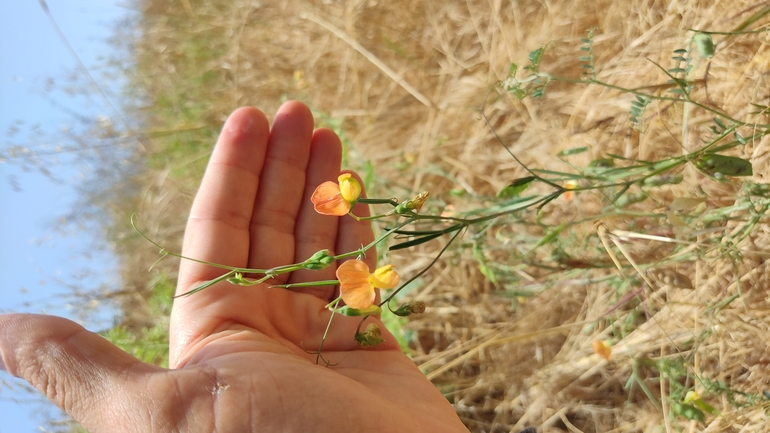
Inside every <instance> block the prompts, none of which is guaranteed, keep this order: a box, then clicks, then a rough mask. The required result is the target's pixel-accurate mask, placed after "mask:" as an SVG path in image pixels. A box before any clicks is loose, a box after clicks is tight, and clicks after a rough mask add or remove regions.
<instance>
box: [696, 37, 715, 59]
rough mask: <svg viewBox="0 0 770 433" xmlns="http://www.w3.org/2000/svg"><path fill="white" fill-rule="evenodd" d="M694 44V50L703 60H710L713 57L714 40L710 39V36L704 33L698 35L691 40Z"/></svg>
mask: <svg viewBox="0 0 770 433" xmlns="http://www.w3.org/2000/svg"><path fill="white" fill-rule="evenodd" d="M692 40H693V42H695V49H697V50H698V55H699V56H701V57H702V58H704V59H710V58H712V57H714V40H713V39H711V35H709V34H706V33H698V34H696V35H695V36H693V38H692Z"/></svg>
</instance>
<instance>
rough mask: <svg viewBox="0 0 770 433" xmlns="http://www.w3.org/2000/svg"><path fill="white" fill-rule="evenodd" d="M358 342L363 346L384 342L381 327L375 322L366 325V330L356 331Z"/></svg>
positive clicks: (372, 345)
mask: <svg viewBox="0 0 770 433" xmlns="http://www.w3.org/2000/svg"><path fill="white" fill-rule="evenodd" d="M356 342H357V343H358V345H359V346H361V347H374V346H376V345H378V344H380V343H384V342H385V340H384V339H383V338H382V331H380V327H379V326H377V325H375V324H374V323H370V324H369V326H367V327H366V332H363V333H361V332H356Z"/></svg>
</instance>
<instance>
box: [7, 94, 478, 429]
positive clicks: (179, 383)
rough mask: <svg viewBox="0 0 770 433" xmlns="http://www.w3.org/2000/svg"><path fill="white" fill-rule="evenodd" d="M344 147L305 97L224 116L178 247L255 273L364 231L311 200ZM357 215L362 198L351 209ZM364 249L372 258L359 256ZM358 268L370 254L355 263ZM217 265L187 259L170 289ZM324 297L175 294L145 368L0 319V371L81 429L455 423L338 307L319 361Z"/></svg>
mask: <svg viewBox="0 0 770 433" xmlns="http://www.w3.org/2000/svg"><path fill="white" fill-rule="evenodd" d="M340 155H341V146H340V143H339V139H338V138H337V136H336V135H335V134H334V133H333V132H331V131H329V130H324V129H321V130H317V131H315V132H313V118H312V115H311V114H310V111H309V110H308V109H307V107H305V106H304V105H302V104H299V103H291V102H290V103H287V104H285V105H284V106H283V107H282V108H281V110H279V112H278V114H277V115H276V118H275V121H274V124H273V127H272V129H270V128H269V126H268V122H267V119H266V118H265V116H264V114H262V113H261V112H259V111H258V110H255V109H251V108H244V109H240V110H237V111H236V112H235V113H233V114H232V115H231V116H230V118H229V119H228V121H227V123H226V124H225V127H224V129H223V131H222V134H221V136H220V138H219V141H218V143H217V146H216V148H215V150H214V153H213V154H212V157H211V160H210V161H209V167H208V169H207V171H206V175H205V177H204V179H203V182H202V184H201V187H200V190H199V192H198V194H197V196H196V199H195V202H194V204H193V208H192V211H191V213H190V218H189V220H188V226H187V230H186V232H185V242H184V247H183V254H184V255H185V256H187V257H194V258H196V259H198V260H203V261H207V262H212V263H220V264H225V265H229V266H236V267H249V268H261V269H267V268H271V267H275V266H279V265H285V264H290V263H297V262H301V261H303V260H305V259H306V258H308V257H310V256H311V255H312V254H313V253H315V252H317V251H319V250H321V249H325V248H328V249H330V250H332V252H335V253H342V252H348V251H353V250H355V249H357V248H359V247H360V246H361V245H362V244H367V243H369V242H371V240H372V232H371V228H370V226H369V225H368V223H366V222H358V221H355V220H354V219H352V218H336V217H328V216H322V215H318V214H317V213H315V212H314V211H313V209H312V205H311V204H310V194H311V193H312V192H313V189H314V188H315V186H317V185H318V184H320V183H322V182H324V181H327V180H331V179H334V178H336V177H337V175H338V174H339V170H340V167H339V165H340ZM354 212H355V213H356V214H357V215H362V216H363V215H367V214H368V209H367V208H366V206H362V205H359V206H357V207H356V208H355V209H354ZM370 256H374V254H371V255H370ZM365 261H366V262H367V264H368V265H369V267H370V269H371V268H373V266H374V260H373V257H367V258H366V259H365ZM221 274H222V270H221V269H217V268H214V267H211V266H208V265H204V264H202V263H198V262H193V261H183V262H182V265H181V267H180V274H179V285H178V287H177V294H182V293H185V292H187V291H189V290H191V289H193V288H195V287H198V286H200V285H201V284H202V283H203V282H205V281H209V280H211V279H213V278H216V277H218V276H219V275H221ZM334 278H335V276H334V268H333V267H330V268H327V269H324V270H321V271H317V272H311V271H305V270H303V271H296V272H293V273H291V274H287V275H281V276H279V277H277V278H275V279H273V280H271V281H269V282H270V283H271V284H282V283H286V282H290V283H294V282H303V281H318V280H328V279H334ZM334 297H336V294H335V293H334V289H333V288H330V287H315V288H310V287H307V288H302V289H298V290H287V289H279V288H270V287H269V286H267V285H262V286H257V287H237V286H232V285H229V284H227V283H219V284H216V285H213V286H211V287H209V288H207V289H206V290H203V291H201V292H199V293H196V294H194V295H192V296H190V297H180V298H177V299H176V300H175V303H174V307H173V311H172V315H171V325H170V332H171V335H170V337H171V344H170V364H171V367H172V368H174V369H173V370H163V369H159V368H157V367H153V366H150V365H147V364H143V363H141V362H139V361H137V360H136V359H134V358H133V357H131V356H129V355H127V354H126V353H124V352H122V351H120V350H119V349H117V348H116V347H115V346H112V345H111V344H109V343H108V342H106V341H105V340H103V339H102V338H101V337H98V336H96V335H95V334H92V333H90V332H87V331H85V330H84V329H83V328H82V327H80V326H79V325H76V324H74V323H73V322H70V321H67V320H65V319H60V318H55V317H50V316H31V315H6V316H0V331H3V332H0V350H2V357H3V360H4V362H5V364H6V366H7V367H8V370H9V371H10V372H11V373H12V374H15V375H18V376H21V377H23V378H25V379H26V380H27V381H29V382H30V383H32V384H33V385H34V386H36V387H37V388H38V389H40V390H41V391H42V392H44V393H45V394H46V395H47V396H48V397H49V398H50V399H51V400H52V401H54V402H55V403H56V404H58V405H59V406H60V407H62V408H63V409H64V410H66V411H67V412H68V413H70V414H71V415H72V416H73V417H74V418H75V419H76V420H78V421H80V422H81V423H82V424H83V425H84V426H85V427H86V428H89V429H90V431H92V432H100V431H104V432H114V431H137V432H150V431H153V432H167V431H184V432H188V431H191V432H192V431H215V430H216V431H219V432H246V431H260V432H261V431H269V432H272V431H286V432H292V431H297V432H305V431H316V432H338V431H348V430H353V431H399V432H410V431H415V432H417V431H420V432H423V431H436V432H450V431H467V430H466V429H465V428H464V427H463V426H462V424H461V423H460V421H459V419H458V418H457V416H456V415H455V413H454V411H453V409H452V407H451V406H450V405H449V404H448V402H447V401H446V400H445V399H444V398H443V397H442V396H441V394H440V393H439V392H438V391H437V390H436V389H435V388H434V387H433V385H432V384H431V383H430V382H429V381H428V380H427V379H426V378H425V377H424V376H423V375H422V374H421V372H420V371H419V370H418V369H417V368H416V367H415V365H414V364H413V363H412V361H411V360H409V359H408V358H407V357H406V356H404V355H403V354H402V353H401V351H400V349H399V348H398V345H397V344H396V343H395V339H394V338H393V337H392V336H391V335H389V334H388V333H387V331H386V330H385V328H384V326H382V324H381V323H380V322H379V320H378V319H369V320H374V321H375V322H376V323H379V325H380V328H381V329H382V330H383V334H384V335H383V336H384V337H385V340H386V342H385V343H384V344H382V345H380V346H377V347H375V348H373V349H366V350H364V349H361V348H360V347H358V345H357V343H356V342H355V341H354V338H353V335H354V333H355V330H356V328H357V326H358V324H359V323H360V319H359V318H349V317H343V316H337V317H336V318H335V320H334V323H333V324H332V327H331V329H330V330H329V333H328V335H327V338H326V340H325V342H324V346H323V356H324V358H325V359H327V360H328V361H329V362H331V363H334V364H335V365H334V366H333V367H326V366H325V365H324V364H323V363H321V364H318V363H316V359H317V357H316V354H314V353H308V351H311V352H312V351H314V350H317V349H318V348H319V345H320V344H321V340H322V336H323V333H324V331H325V329H326V325H327V322H328V319H329V315H330V312H329V311H328V310H326V309H325V306H326V304H327V303H328V302H329V301H330V300H332V299H333V298H334Z"/></svg>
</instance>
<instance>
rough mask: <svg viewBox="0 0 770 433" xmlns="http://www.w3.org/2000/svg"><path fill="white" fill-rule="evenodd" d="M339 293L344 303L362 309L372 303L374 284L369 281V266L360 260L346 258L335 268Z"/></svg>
mask: <svg viewBox="0 0 770 433" xmlns="http://www.w3.org/2000/svg"><path fill="white" fill-rule="evenodd" d="M337 279H338V280H340V295H341V296H342V300H343V301H345V305H347V306H349V307H350V308H355V309H356V310H363V309H364V308H368V307H371V306H372V304H374V296H375V293H374V286H372V284H371V283H370V282H369V266H367V265H366V263H364V262H362V261H360V260H348V261H347V262H345V263H343V264H341V265H340V267H339V268H337Z"/></svg>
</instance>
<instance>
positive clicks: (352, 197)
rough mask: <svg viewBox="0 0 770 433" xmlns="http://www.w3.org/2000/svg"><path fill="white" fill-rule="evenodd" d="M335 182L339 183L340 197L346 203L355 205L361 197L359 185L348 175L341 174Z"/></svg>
mask: <svg viewBox="0 0 770 433" xmlns="http://www.w3.org/2000/svg"><path fill="white" fill-rule="evenodd" d="M337 181H339V183H340V187H339V189H340V195H342V198H343V199H344V200H345V201H347V202H348V203H355V201H356V200H358V196H360V195H361V184H360V183H358V181H357V180H356V178H354V177H353V176H352V175H351V174H350V173H344V174H341V175H340V176H339V177H338V178H337Z"/></svg>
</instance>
